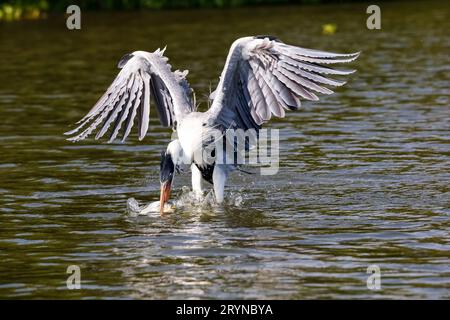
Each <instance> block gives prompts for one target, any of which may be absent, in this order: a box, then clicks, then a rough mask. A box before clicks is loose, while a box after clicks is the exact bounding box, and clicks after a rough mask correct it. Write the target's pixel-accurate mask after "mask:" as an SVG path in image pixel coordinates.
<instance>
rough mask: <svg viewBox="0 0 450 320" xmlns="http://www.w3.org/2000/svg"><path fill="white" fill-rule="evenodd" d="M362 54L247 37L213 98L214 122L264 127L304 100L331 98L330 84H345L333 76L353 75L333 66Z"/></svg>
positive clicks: (228, 64) (237, 47)
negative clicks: (343, 52)
mask: <svg viewBox="0 0 450 320" xmlns="http://www.w3.org/2000/svg"><path fill="white" fill-rule="evenodd" d="M358 55H359V53H352V54H339V53H331V52H325V51H317V50H312V49H304V48H300V47H295V46H291V45H287V44H285V43H283V42H281V41H280V40H278V39H276V38H273V37H269V36H257V37H245V38H240V39H238V40H236V41H235V42H234V43H233V45H232V46H231V49H230V52H229V54H228V58H227V61H226V64H225V67H224V70H223V71H222V75H221V77H220V81H219V84H218V86H217V89H216V90H215V91H214V94H213V96H212V97H211V98H213V99H214V101H213V103H212V105H211V108H210V109H209V110H208V116H209V117H208V118H209V119H210V121H211V122H212V123H213V124H214V125H217V126H220V127H222V128H223V129H227V128H239V129H245V130H247V129H259V128H260V127H261V124H263V123H264V122H267V121H268V120H270V118H271V117H272V115H274V116H276V117H281V118H283V117H284V115H285V110H295V109H298V108H299V107H300V104H301V103H300V101H301V100H319V98H318V96H317V95H316V93H321V94H331V93H333V91H332V90H330V89H329V88H327V87H326V86H335V87H336V86H342V85H343V84H345V82H344V81H341V80H336V79H332V78H329V77H328V76H329V75H348V74H351V73H353V72H354V70H337V69H333V68H330V67H328V65H330V64H335V63H345V62H350V61H353V60H355V59H356V58H357V57H358Z"/></svg>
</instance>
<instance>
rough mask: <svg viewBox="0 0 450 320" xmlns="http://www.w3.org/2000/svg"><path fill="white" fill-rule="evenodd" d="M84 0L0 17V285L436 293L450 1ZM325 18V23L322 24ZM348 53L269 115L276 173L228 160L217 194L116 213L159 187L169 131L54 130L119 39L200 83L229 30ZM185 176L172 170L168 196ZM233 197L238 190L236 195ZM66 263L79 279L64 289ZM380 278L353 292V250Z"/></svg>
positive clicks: (103, 77) (444, 181)
mask: <svg viewBox="0 0 450 320" xmlns="http://www.w3.org/2000/svg"><path fill="white" fill-rule="evenodd" d="M366 7H367V5H362V4H349V5H341V6H335V5H327V6H304V7H266V8H264V7H263V8H242V9H230V10H217V11H216V10H197V11H189V10H187V11H167V12H143V13H83V15H82V29H81V30H80V31H69V30H67V29H66V27H65V18H64V17H63V16H62V15H61V16H57V15H56V16H53V15H51V16H49V17H48V18H47V19H45V20H42V21H22V22H11V23H3V24H0V298H57V299H60V298H69V299H71V298H83V299H88V298H103V299H108V298H139V299H141V298H146V299H175V298H182V299H184V298H189V299H202V298H211V299H222V298H237V299H240V298H249V299H252V298H255V299H266V298H274V299H309V298H324V299H329V298H351V299H354V298H356V299H370V298H388V299H389V298H441V299H442V298H450V232H449V231H450V217H449V215H450V58H449V57H450V55H449V54H450V34H449V30H450V3H448V2H446V3H445V4H444V3H443V2H437V1H436V2H434V1H423V2H417V3H416V2H410V1H407V2H403V3H382V4H381V12H382V30H379V31H377V30H368V29H367V28H366V18H367V16H368V15H367V14H366V12H365V11H366ZM329 23H332V24H335V25H336V26H337V31H336V33H335V34H334V35H324V34H322V25H323V24H329ZM254 34H273V35H276V36H278V37H279V38H281V39H282V40H283V41H284V42H287V43H291V44H297V45H301V46H303V47H310V48H317V49H324V50H330V51H338V52H354V51H362V54H361V56H360V58H359V59H358V60H357V62H355V63H353V64H352V67H354V68H356V69H357V70H358V72H357V73H355V74H353V75H352V76H351V77H350V79H349V83H348V84H347V85H346V86H345V87H343V88H339V89H337V90H336V94H334V95H332V96H327V97H324V98H323V99H322V100H321V101H320V102H318V103H314V104H313V103H305V104H304V108H303V109H302V110H301V111H298V112H291V113H289V114H288V117H287V118H286V119H283V120H277V121H272V122H271V123H270V125H269V127H270V128H277V129H279V130H280V138H281V139H280V140H281V141H280V165H281V167H280V170H279V173H278V174H277V175H275V176H260V175H257V174H255V175H247V174H245V173H234V174H233V175H232V177H231V180H230V182H229V186H228V188H227V194H228V198H229V199H232V201H228V204H227V205H225V206H223V207H221V208H214V207H199V206H192V207H186V208H184V209H183V210H177V211H176V212H175V213H173V214H169V215H167V216H165V217H163V218H161V217H159V216H157V215H153V216H152V215H151V216H139V217H135V216H131V215H130V214H128V213H127V210H126V207H127V199H128V198H130V197H134V198H136V199H137V200H138V201H139V202H140V203H148V202H150V201H156V200H158V197H159V154H160V152H161V150H163V149H165V147H166V144H167V142H168V139H169V138H170V132H168V131H167V130H165V129H163V128H161V127H160V126H159V125H158V124H157V122H156V120H155V118H156V115H155V114H153V116H152V123H151V124H152V128H151V130H150V132H149V134H148V137H147V138H146V139H145V140H144V141H143V142H138V141H137V139H136V138H135V134H134V135H133V136H132V138H131V139H129V141H127V142H126V143H125V144H119V143H117V144H111V145H108V144H105V143H101V142H96V141H95V140H93V139H88V140H86V141H84V142H81V143H78V144H73V143H70V142H68V141H66V140H65V137H64V136H63V135H62V133H63V132H64V131H67V130H68V129H70V128H72V126H71V124H73V123H74V122H75V121H77V120H78V119H79V118H80V117H82V116H83V115H84V114H85V113H86V112H87V111H88V110H89V109H90V107H91V106H92V105H93V103H95V101H96V100H97V98H98V97H99V96H100V95H101V94H102V93H103V92H104V90H105V89H106V87H107V86H108V85H109V84H110V83H111V81H112V80H113V78H114V76H115V75H116V73H117V69H116V63H117V61H118V60H119V59H120V57H121V56H122V55H124V54H125V53H128V52H132V51H135V50H138V49H141V50H147V51H153V50H155V49H156V48H158V47H164V46H165V45H167V51H166V55H167V56H168V57H170V59H171V63H172V65H173V66H174V68H180V69H189V70H190V75H189V77H188V79H189V81H190V83H191V84H192V86H193V88H194V89H195V90H196V92H197V100H198V101H199V102H200V103H202V105H201V106H200V109H202V110H204V109H205V108H206V103H205V102H206V99H205V96H206V94H207V93H208V92H209V89H210V86H212V87H214V86H215V85H216V84H217V82H218V77H219V75H220V72H221V69H222V66H223V63H224V60H225V57H226V54H227V51H228V48H229V46H230V44H231V43H232V42H233V40H234V39H236V38H238V37H240V36H246V35H254ZM189 181H190V176H189V174H187V173H186V174H184V175H182V176H181V177H178V178H177V181H176V186H175V192H174V195H175V197H177V196H178V197H179V195H180V193H181V188H182V186H189V184H190V183H189ZM240 197H242V203H240V204H239V203H235V202H240V201H234V200H235V199H240ZM70 265H76V266H79V268H80V270H81V289H80V290H69V289H68V288H67V287H66V279H67V278H68V276H69V274H67V273H66V271H67V268H68V267H69V266H70ZM374 265H375V266H378V267H379V268H380V271H381V289H380V290H369V289H368V287H367V284H366V281H367V278H368V276H369V275H370V274H368V273H367V269H368V267H369V266H374Z"/></svg>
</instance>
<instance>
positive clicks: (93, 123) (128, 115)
mask: <svg viewBox="0 0 450 320" xmlns="http://www.w3.org/2000/svg"><path fill="white" fill-rule="evenodd" d="M163 53H164V50H159V49H158V50H156V51H155V52H153V53H149V52H144V51H136V52H133V53H132V54H128V55H125V56H124V57H123V58H122V59H121V60H120V62H119V68H121V71H120V72H119V74H118V75H117V77H116V78H115V79H114V81H113V82H112V84H111V85H110V87H109V88H108V89H107V90H106V92H105V93H104V94H103V95H102V96H101V97H100V99H99V100H98V101H97V103H96V104H95V105H94V106H93V107H92V108H91V110H90V111H89V112H88V113H87V114H86V115H85V116H84V117H83V118H82V119H81V120H80V121H78V122H77V124H78V127H76V128H75V129H73V130H71V131H68V132H66V133H65V134H66V135H71V136H72V135H74V136H72V137H70V138H69V139H68V140H70V141H74V142H75V141H80V140H83V139H85V138H87V137H88V136H89V135H90V134H91V133H93V132H94V131H95V130H96V129H97V127H99V126H100V125H101V127H100V130H99V131H98V133H97V135H96V139H99V138H101V137H103V136H104V135H105V134H106V132H107V131H108V130H109V128H110V127H111V125H112V124H114V125H113V126H112V131H111V134H110V138H109V141H108V142H112V141H114V140H115V139H116V138H117V136H118V135H119V133H120V131H121V130H122V124H123V123H124V122H125V121H126V124H125V126H124V128H123V129H124V133H123V136H122V141H125V139H126V138H127V137H128V135H129V134H130V131H131V129H132V127H133V123H134V119H135V117H137V118H138V122H139V128H138V138H139V140H142V139H143V138H144V137H145V136H146V134H147V131H148V128H149V119H150V99H151V96H153V99H154V101H155V105H156V110H157V111H158V114H159V116H160V119H161V124H162V125H163V126H175V124H176V119H177V118H178V119H179V120H181V118H183V117H184V116H185V115H186V114H188V113H190V112H192V111H193V110H194V106H193V104H192V101H191V98H190V94H191V92H192V90H191V89H190V87H189V84H188V83H187V80H186V75H187V71H185V72H181V71H178V70H176V71H175V72H172V71H171V66H170V64H168V59H167V58H166V57H164V56H163ZM75 134H76V135H75Z"/></svg>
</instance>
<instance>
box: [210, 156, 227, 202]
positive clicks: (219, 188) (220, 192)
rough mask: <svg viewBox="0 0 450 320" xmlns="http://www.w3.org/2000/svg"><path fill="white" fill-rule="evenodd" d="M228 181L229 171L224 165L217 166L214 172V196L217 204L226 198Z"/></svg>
mask: <svg viewBox="0 0 450 320" xmlns="http://www.w3.org/2000/svg"><path fill="white" fill-rule="evenodd" d="M226 180H227V170H226V168H225V167H224V166H222V165H216V166H215V167H214V171H213V184H214V195H215V196H216V201H217V203H222V202H223V198H224V190H225V182H226Z"/></svg>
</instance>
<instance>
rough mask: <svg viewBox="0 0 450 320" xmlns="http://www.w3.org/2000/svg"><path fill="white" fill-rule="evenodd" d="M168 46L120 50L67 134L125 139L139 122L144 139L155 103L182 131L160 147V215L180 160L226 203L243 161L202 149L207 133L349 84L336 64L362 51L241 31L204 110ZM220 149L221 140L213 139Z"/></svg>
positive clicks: (255, 120) (199, 186) (196, 181)
mask: <svg viewBox="0 0 450 320" xmlns="http://www.w3.org/2000/svg"><path fill="white" fill-rule="evenodd" d="M165 50H166V48H164V49H162V50H161V49H157V50H156V51H154V52H146V51H135V52H133V53H129V54H126V55H125V56H123V57H122V58H121V59H120V61H119V63H118V68H119V69H121V70H120V72H119V73H118V75H117V76H116V78H115V80H114V81H113V82H112V84H111V85H110V86H109V88H108V89H107V91H106V92H105V93H104V94H103V95H102V96H101V97H100V99H99V100H98V101H97V103H96V104H95V105H94V106H93V107H92V109H91V110H90V111H89V112H88V113H87V114H86V115H85V116H84V117H83V118H82V119H81V120H80V121H78V122H77V124H78V126H77V127H76V128H75V129H73V130H71V131H69V132H66V133H65V134H67V135H69V136H70V137H69V138H68V139H67V140H69V141H72V142H77V141H81V140H83V139H86V138H87V137H89V136H90V135H91V134H92V133H93V132H94V131H96V132H97V134H96V136H95V139H100V138H102V137H103V136H104V135H105V134H106V133H107V132H109V140H108V142H109V143H110V142H113V141H116V140H117V139H121V141H122V142H124V141H125V140H126V139H127V137H128V136H129V134H130V132H131V130H132V128H133V126H134V122H137V137H138V139H139V141H141V140H143V139H144V138H145V136H146V134H147V131H148V129H149V120H150V105H151V102H152V105H154V106H155V107H156V108H155V109H156V111H157V114H158V116H159V120H160V123H161V125H162V126H163V127H167V128H172V130H173V131H174V132H176V133H177V137H176V138H174V139H172V141H170V142H169V144H168V145H167V148H166V149H165V150H164V151H162V153H161V165H160V200H159V203H160V213H161V215H162V214H164V204H165V203H166V202H167V201H169V199H170V192H171V189H172V185H173V181H174V176H175V174H176V173H179V171H180V168H181V166H182V165H183V164H188V165H190V170H191V179H192V181H191V182H192V190H193V192H194V193H196V194H201V193H202V192H203V190H204V185H205V182H209V183H211V184H212V186H213V191H214V197H215V201H216V202H217V203H218V204H220V203H223V201H224V190H225V184H226V180H227V178H228V176H229V174H230V172H232V171H234V170H235V169H237V168H239V165H238V164H236V163H221V164H219V163H218V162H217V163H215V162H214V161H211V159H209V160H208V161H207V160H206V159H203V158H202V156H199V154H201V153H202V148H204V147H205V144H204V143H203V140H204V136H205V135H204V132H208V130H213V129H214V130H216V131H217V130H219V131H221V132H225V131H226V130H230V129H242V130H254V131H255V132H259V130H261V128H262V125H263V124H264V123H266V122H268V121H269V120H270V119H271V118H272V117H278V118H284V117H285V111H288V110H298V109H299V108H300V107H301V102H302V101H305V100H306V101H317V100H319V97H318V95H319V94H323V95H329V94H332V93H333V91H332V90H331V89H330V88H333V87H340V86H342V85H344V84H345V83H346V81H344V80H342V79H339V80H338V79H335V78H336V77H337V76H347V75H350V74H352V73H353V72H355V70H342V69H336V68H332V67H331V65H333V64H340V63H348V62H352V61H354V60H356V59H357V58H358V56H359V54H360V53H359V52H356V53H334V52H328V51H321V50H314V49H306V48H302V47H299V46H294V45H289V44H286V43H284V42H282V41H281V40H280V39H278V38H276V37H273V36H248V37H242V38H239V39H237V40H235V41H234V42H233V43H232V45H231V48H230V50H229V53H228V56H227V58H226V61H225V65H224V68H223V71H222V73H221V76H220V79H219V83H218V85H217V87H216V89H215V90H214V91H213V92H212V93H211V94H210V95H209V99H210V106H209V108H208V110H207V111H205V112H199V111H197V107H196V101H195V93H194V92H193V90H192V89H191V87H190V85H189V83H188V81H187V75H188V70H185V71H180V70H175V71H172V67H171V65H170V64H169V62H168V61H169V59H168V58H167V57H166V56H165V55H164V53H165ZM335 76H336V77H335ZM333 89H334V88H333ZM135 120H136V121H135ZM119 135H120V136H119ZM224 147H225V146H224ZM215 148H216V149H217V148H221V147H220V146H219V147H217V144H216V147H215ZM216 151H217V150H216ZM212 154H213V156H214V150H213V153H212Z"/></svg>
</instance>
